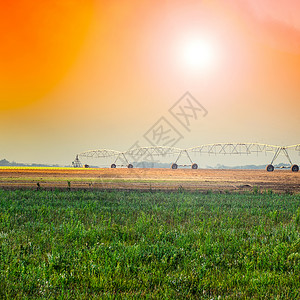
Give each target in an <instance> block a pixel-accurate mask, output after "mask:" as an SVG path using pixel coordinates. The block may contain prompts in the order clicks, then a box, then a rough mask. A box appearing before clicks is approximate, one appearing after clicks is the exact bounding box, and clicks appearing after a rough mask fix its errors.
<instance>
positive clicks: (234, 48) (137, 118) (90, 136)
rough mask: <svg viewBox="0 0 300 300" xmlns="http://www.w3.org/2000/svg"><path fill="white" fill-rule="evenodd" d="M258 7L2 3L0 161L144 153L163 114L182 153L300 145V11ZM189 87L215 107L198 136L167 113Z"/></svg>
mask: <svg viewBox="0 0 300 300" xmlns="http://www.w3.org/2000/svg"><path fill="white" fill-rule="evenodd" d="M253 3H254V2H253V1H250V0H228V1H217V0H212V1H194V0H187V1H179V0H174V1H165V0H163V1H138V0H128V1H95V0H74V1H63V0H53V1H34V0H19V1H2V2H1V4H0V37H1V47H0V126H1V127H0V128H1V139H0V146H1V147H0V148H1V153H0V156H1V157H2V158H6V159H8V160H16V161H24V162H27V161H29V162H35V161H37V162H39V161H41V162H53V163H55V162H57V163H63V164H65V163H69V162H70V161H71V160H72V159H74V157H73V156H74V154H76V153H78V152H81V151H84V150H87V149H97V148H102V147H103V148H112V149H117V150H126V149H127V148H129V147H131V146H132V144H133V143H135V142H136V141H137V140H139V141H140V143H141V144H142V145H144V146H146V145H147V141H146V140H145V138H144V134H145V132H147V131H148V130H149V128H151V126H152V125H153V124H155V123H156V122H157V120H158V119H159V118H161V117H165V118H166V119H168V120H169V122H170V123H172V125H173V126H174V127H175V128H176V130H178V131H179V132H180V133H181V134H182V136H183V137H184V138H183V139H181V141H180V143H181V144H180V145H179V144H178V145H177V146H178V147H180V148H185V147H192V146H194V145H195V144H206V143H214V142H232V141H236V142H237V141H238V142H262V143H267V144H275V145H289V144H295V143H298V142H299V141H298V137H299V132H298V128H299V127H300V118H299V110H300V101H299V95H300V22H299V20H300V4H299V1H294V0H286V1H284V0H278V1H276V4H275V2H274V1H271V0H262V1H259V3H258V1H257V3H256V4H255V5H254V4H253ZM187 91H189V92H190V93H191V94H192V95H193V96H194V97H195V98H196V99H197V100H198V101H199V102H200V103H201V105H202V106H203V107H205V109H206V110H207V111H208V114H207V116H206V117H205V118H204V119H203V120H201V121H199V123H197V124H195V126H194V127H193V128H191V129H190V131H187V130H185V128H184V127H183V126H182V125H181V124H180V123H178V122H177V121H176V119H175V118H174V117H172V116H171V115H170V113H169V109H170V108H171V107H172V106H173V105H174V103H176V101H178V99H180V97H182V95H183V94H184V93H186V92H187ZM148 143H149V142H148ZM20 150H21V151H20Z"/></svg>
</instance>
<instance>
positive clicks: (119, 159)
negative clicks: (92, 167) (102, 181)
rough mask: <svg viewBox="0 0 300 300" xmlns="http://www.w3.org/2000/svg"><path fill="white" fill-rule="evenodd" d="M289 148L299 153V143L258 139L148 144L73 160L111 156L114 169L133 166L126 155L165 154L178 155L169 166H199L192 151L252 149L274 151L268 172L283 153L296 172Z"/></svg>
mask: <svg viewBox="0 0 300 300" xmlns="http://www.w3.org/2000/svg"><path fill="white" fill-rule="evenodd" d="M289 151H297V152H298V153H299V155H300V144H297V145H292V146H284V147H282V146H275V145H268V144H260V143H216V144H205V145H200V146H196V147H193V148H187V149H180V148H175V147H165V146H150V147H139V148H134V149H129V150H127V151H124V152H120V151H115V150H107V149H99V150H89V151H85V152H82V153H80V154H78V155H77V156H76V159H75V161H73V166H74V167H82V164H81V162H80V160H79V157H80V158H112V159H113V163H112V164H111V168H112V169H115V168H117V167H127V168H129V169H132V168H133V167H134V166H133V163H131V162H130V160H129V159H128V158H129V157H130V158H131V160H132V159H135V160H136V161H141V159H145V158H147V157H151V158H153V157H155V156H160V157H166V156H167V155H177V157H176V159H175V161H174V163H172V164H171V168H172V169H178V167H187V166H188V167H191V168H192V169H193V170H196V169H198V165H197V163H195V162H194V161H193V160H192V158H191V154H194V153H198V154H208V155H220V154H223V155H249V154H253V153H257V154H259V153H273V154H274V155H273V158H272V160H271V162H270V164H268V165H267V167H266V170H267V171H268V172H273V171H274V169H275V166H274V162H275V161H276V160H277V158H278V157H279V156H280V155H284V156H285V157H286V159H287V160H288V163H289V165H290V166H289V167H290V168H291V171H292V172H299V166H298V165H297V164H293V162H292V160H291V157H290V155H289ZM182 157H187V158H188V161H189V163H188V164H179V163H178V162H179V161H180V159H181V158H182Z"/></svg>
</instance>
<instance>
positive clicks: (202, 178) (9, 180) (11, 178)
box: [0, 168, 300, 193]
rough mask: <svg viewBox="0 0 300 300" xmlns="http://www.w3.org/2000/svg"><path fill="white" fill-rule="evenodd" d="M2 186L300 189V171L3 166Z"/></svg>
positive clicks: (47, 187) (229, 189)
mask: <svg viewBox="0 0 300 300" xmlns="http://www.w3.org/2000/svg"><path fill="white" fill-rule="evenodd" d="M0 187H1V188H4V189H16V188H30V189H36V188H44V189H55V188H59V189H60V188H63V189H66V188H70V189H126V190H127V189H147V190H148V189H154V190H177V189H181V188H183V189H186V190H200V191H207V190H212V191H243V190H252V189H254V188H259V189H260V190H262V191H263V190H269V189H271V190H273V191H276V192H292V193H300V173H293V172H291V171H289V170H275V171H274V172H273V173H268V172H266V171H264V170H206V169H199V170H191V169H177V170H171V169H121V168H120V169H109V168H107V169H106V168H105V169H63V168H61V169H59V168H57V169H43V168H37V169H33V168H20V169H17V168H12V169H9V168H2V169H0Z"/></svg>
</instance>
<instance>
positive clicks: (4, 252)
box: [0, 190, 300, 299]
mask: <svg viewBox="0 0 300 300" xmlns="http://www.w3.org/2000/svg"><path fill="white" fill-rule="evenodd" d="M0 272H1V273H0V298H61V299H67V298H72V299H74V298H78V299H91V298H93V297H94V298H106V299H107V298H108V299H109V298H112V299H118V298H122V299H123V298H126V299H131V298H135V299H139V298H143V297H144V298H155V299H166V298H170V299H178V298H201V299H225V298H226V299H236V298H239V299H245V298H254V299H255V298H257V299H274V298H276V299H299V298H300V292H299V291H300V280H299V278H300V195H299V194H298V195H277V194H273V193H272V192H270V191H269V192H268V193H260V192H259V191H257V190H254V191H253V192H252V193H246V194H229V193H228V194H215V193H208V194H200V193H191V192H185V191H178V192H174V193H163V192H153V193H151V192H136V191H133V192H121V191H116V192H106V191H98V192H84V191H74V192H73V191H71V192H68V191H65V192H62V191H42V190H40V191H21V190H17V191H3V190H0Z"/></svg>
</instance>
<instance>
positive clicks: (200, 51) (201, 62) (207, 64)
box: [181, 38, 216, 71]
mask: <svg viewBox="0 0 300 300" xmlns="http://www.w3.org/2000/svg"><path fill="white" fill-rule="evenodd" d="M181 57H182V63H183V64H184V67H185V68H188V69H191V70H199V71H208V70H210V69H211V68H212V67H213V66H214V64H215V63H216V51H215V47H214V46H213V44H212V43H211V42H210V41H208V40H202V39H197V38H191V39H189V40H186V41H185V42H184V43H183V45H182V47H181Z"/></svg>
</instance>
